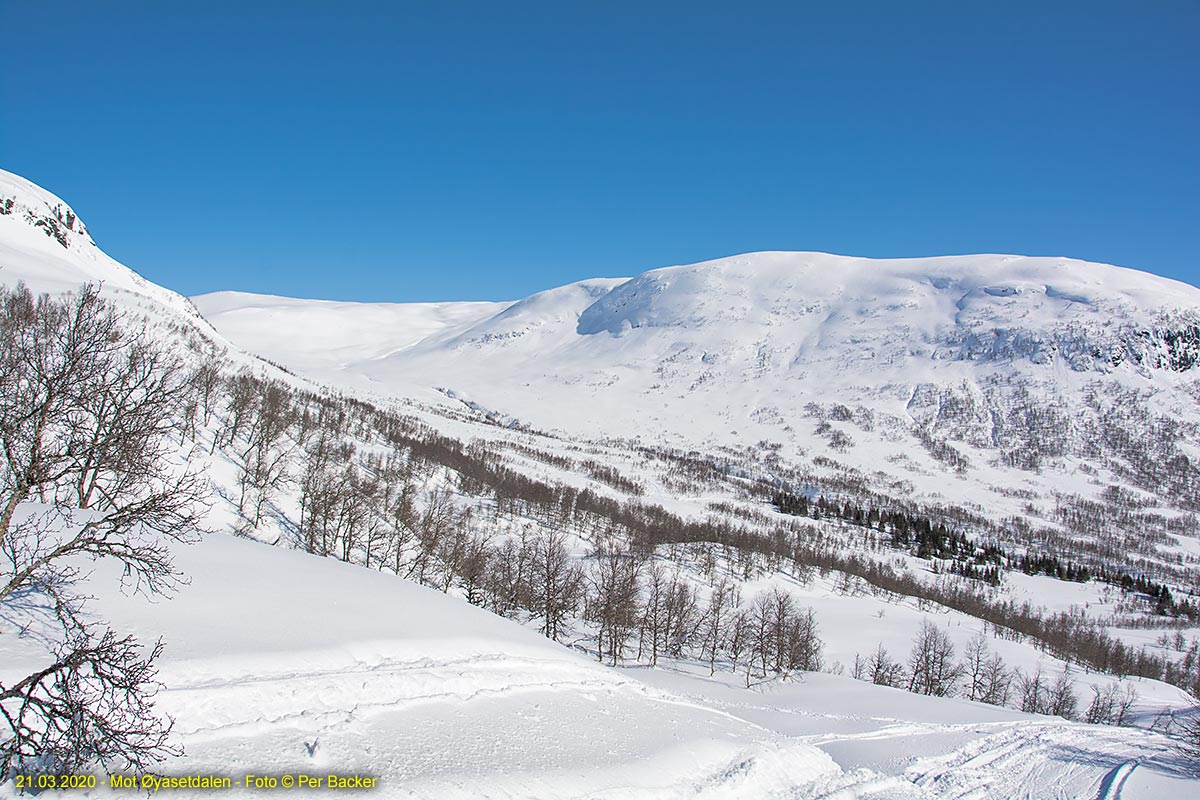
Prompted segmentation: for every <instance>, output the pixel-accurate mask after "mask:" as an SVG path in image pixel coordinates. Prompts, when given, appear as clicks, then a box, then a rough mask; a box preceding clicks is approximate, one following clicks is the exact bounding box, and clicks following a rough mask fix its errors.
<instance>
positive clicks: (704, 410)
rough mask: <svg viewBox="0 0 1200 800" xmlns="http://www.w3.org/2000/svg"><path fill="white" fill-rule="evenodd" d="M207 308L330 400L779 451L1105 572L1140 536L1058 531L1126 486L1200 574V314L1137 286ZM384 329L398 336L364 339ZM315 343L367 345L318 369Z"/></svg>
mask: <svg viewBox="0 0 1200 800" xmlns="http://www.w3.org/2000/svg"><path fill="white" fill-rule="evenodd" d="M195 302H196V303H197V306H198V307H199V308H200V310H201V312H202V313H204V314H205V315H206V317H207V318H208V319H209V320H210V321H211V322H212V323H213V324H214V325H215V326H216V327H217V328H218V329H219V330H221V331H223V332H224V333H226V334H227V335H228V336H229V337H230V338H231V339H233V340H234V341H236V342H237V343H238V344H240V345H241V346H243V347H245V348H247V349H250V350H254V351H258V352H266V353H270V356H271V357H272V358H273V359H275V360H277V361H279V362H281V363H284V364H287V365H289V366H291V367H292V368H294V369H296V370H298V371H300V372H302V373H303V374H309V375H312V376H313V377H317V378H319V379H321V380H323V381H330V382H334V383H338V384H340V385H343V386H346V387H348V388H355V387H357V388H363V387H370V388H372V389H374V390H376V391H382V392H387V391H391V392H393V393H396V394H400V395H406V394H407V395H412V396H424V394H423V392H427V391H428V389H429V387H436V388H438V389H441V390H443V391H445V392H446V393H447V394H449V395H450V396H452V397H455V398H459V399H461V400H463V401H464V402H468V403H470V404H472V405H473V406H474V407H477V408H484V409H487V410H489V411H491V412H494V413H495V414H497V415H499V416H501V417H503V418H508V419H514V420H518V421H520V422H522V423H525V424H527V425H532V426H534V427H535V428H540V429H548V430H554V431H561V432H564V433H565V434H567V435H575V436H579V435H583V436H587V437H590V438H601V437H603V438H609V437H615V438H620V439H632V440H639V441H643V442H660V443H664V444H667V445H670V446H675V447H680V448H683V449H696V450H700V451H702V452H715V451H716V450H718V449H720V448H726V447H733V448H739V449H741V450H743V451H744V452H746V455H744V456H743V458H744V459H745V460H746V462H747V463H752V462H754V461H757V460H758V458H756V457H755V456H754V455H753V454H752V452H751V449H752V448H753V446H754V445H755V443H760V442H761V443H768V444H770V445H771V446H772V447H773V448H777V453H776V454H777V455H778V456H779V457H780V458H782V459H783V460H784V461H785V462H788V463H795V464H804V465H809V467H810V468H813V469H814V471H815V473H816V474H817V475H818V476H819V475H821V474H826V475H828V476H836V475H837V474H838V473H841V472H843V471H844V470H850V471H856V472H857V473H859V474H861V475H880V476H883V480H881V481H879V482H878V483H879V485H880V487H881V490H882V487H886V486H888V485H891V486H892V487H894V488H892V489H891V490H890V493H892V494H894V495H897V496H902V497H904V498H908V499H920V500H922V501H923V502H927V503H932V504H939V503H946V502H950V503H956V504H961V503H967V504H969V505H972V506H975V507H986V508H987V509H988V513H990V514H992V515H993V516H994V517H995V518H996V519H997V520H1000V519H1004V518H1006V517H1009V516H1021V517H1024V518H1025V519H1026V521H1027V522H1028V524H1030V525H1031V526H1032V527H1034V528H1038V527H1047V528H1049V529H1051V530H1053V531H1056V532H1057V533H1058V534H1061V535H1062V536H1063V537H1064V539H1065V540H1078V541H1086V542H1089V544H1087V545H1084V546H1083V550H1084V551H1087V550H1090V551H1091V552H1093V553H1096V552H1099V553H1100V555H1101V557H1111V556H1112V555H1114V554H1115V553H1118V552H1120V551H1121V550H1122V549H1124V545H1118V544H1117V543H1114V542H1106V543H1101V544H1097V539H1099V538H1101V537H1102V536H1103V534H1104V531H1109V532H1110V533H1112V532H1113V529H1114V528H1118V529H1119V528H1120V527H1121V526H1122V525H1123V523H1121V522H1120V521H1117V520H1114V519H1103V518H1099V517H1097V518H1096V519H1094V520H1092V521H1090V522H1088V523H1087V524H1084V525H1075V526H1074V527H1072V526H1071V525H1064V524H1063V522H1064V520H1063V518H1062V515H1061V514H1060V513H1059V510H1060V509H1061V508H1063V507H1070V506H1072V505H1074V504H1077V503H1086V502H1089V501H1096V500H1099V499H1101V497H1102V493H1103V491H1104V490H1105V489H1106V488H1107V487H1110V486H1117V487H1122V488H1124V489H1129V490H1132V491H1134V492H1135V493H1146V494H1148V495H1149V496H1150V497H1152V498H1153V499H1152V500H1151V505H1152V506H1158V507H1159V508H1161V509H1162V511H1163V512H1164V513H1166V514H1168V515H1170V516H1178V515H1179V513H1180V512H1184V517H1183V518H1182V519H1183V527H1182V528H1181V529H1179V530H1176V531H1174V532H1173V533H1171V534H1170V536H1171V543H1170V544H1169V546H1167V547H1164V548H1160V549H1159V550H1155V549H1154V546H1152V545H1150V544H1147V547H1146V549H1145V551H1144V552H1141V553H1139V555H1145V556H1147V557H1150V558H1152V559H1154V560H1160V561H1164V562H1166V561H1173V560H1174V557H1175V554H1177V553H1183V554H1186V557H1187V558H1188V559H1194V558H1196V557H1197V556H1200V542H1198V541H1197V540H1196V535H1197V532H1198V531H1197V528H1196V526H1195V524H1194V521H1193V522H1188V521H1187V520H1188V519H1190V517H1188V516H1187V515H1188V514H1191V513H1192V512H1194V511H1196V510H1197V509H1200V449H1198V448H1197V446H1196V444H1195V443H1196V442H1197V441H1200V290H1198V289H1196V288H1195V287H1191V286H1188V285H1185V284H1182V283H1178V282H1175V281H1171V280H1167V279H1164V278H1159V277H1156V276H1153V275H1148V274H1146V273H1141V272H1137V271H1135V270H1129V269H1122V268H1118V267H1111V266H1107V265H1103V264H1092V263H1086V262H1080V261H1073V260H1070V259H1061V258H1021V257H1015V256H999V255H996V256H993V255H984V256H954V257H945V258H934V259H904V260H890V261H889V260H883V261H877V260H870V259H857V258H845V257H839V256H831V255H826V254H820V253H755V254H749V255H745V256H737V257H733V258H728V259H721V260H719V261H714V262H706V263H703V264H696V265H690V266H682V267H669V268H665V269H658V270H652V271H650V272H646V273H644V274H642V275H640V276H638V277H636V278H633V279H631V280H627V281H622V280H605V281H586V282H582V283H579V284H573V285H570V286H565V287H561V288H559V289H554V290H550V291H547V292H543V293H541V294H538V295H534V296H532V297H530V298H528V299H526V300H522V301H520V302H517V303H514V304H512V305H511V306H508V307H507V308H505V309H504V310H503V311H501V312H500V313H496V314H491V315H485V312H486V311H487V308H486V307H485V306H482V305H480V304H462V305H461V306H458V307H457V308H458V309H459V310H457V311H455V312H453V314H452V313H451V312H450V310H449V309H450V308H455V306H449V305H445V304H443V305H439V306H437V307H436V309H437V311H436V314H437V316H438V317H439V319H438V320H436V321H437V322H438V324H431V322H434V321H435V320H431V318H430V317H431V315H430V310H431V309H426V308H425V307H423V306H419V305H416V306H406V305H403V304H399V305H393V306H383V307H381V306H366V307H363V306H357V305H354V304H337V305H336V306H334V305H331V304H318V303H314V302H311V301H282V300H277V299H268V298H256V297H253V296H248V295H236V296H234V295H228V294H219V295H210V296H205V297H198V298H195ZM284 303H286V308H287V312H286V314H284V313H281V312H279V311H277V310H276V309H278V308H279V307H280V305H281V304H284ZM374 314H386V315H388V319H389V320H390V322H389V323H388V324H381V325H378V326H376V327H375V328H374V330H371V331H364V330H363V326H362V325H361V324H360V323H359V322H358V320H359V319H360V318H371V315H374ZM442 320H444V321H442ZM315 324H320V325H322V326H324V327H325V328H327V329H329V330H331V331H339V330H345V331H355V332H359V334H360V335H358V336H356V338H355V340H354V342H353V344H347V343H346V342H345V341H344V340H342V339H338V338H337V337H338V336H340V335H342V334H337V333H334V334H332V335H333V336H334V339H333V340H332V341H333V343H331V344H330V345H329V346H328V347H322V346H320V345H318V346H316V347H314V346H313V342H312V327H313V325H315ZM397 326H404V327H405V328H406V333H405V334H404V335H400V336H398V335H396V334H395V333H393V332H392V331H394V330H395V328H396V327H397ZM418 336H419V337H420V338H419V340H417V341H414V339H415V338H417V337H418ZM816 459H820V460H821V461H820V463H818V464H817V466H815V467H813V465H814V460H816ZM821 464H823V465H824V466H821ZM1168 465H1169V466H1168ZM1043 498H1044V499H1045V500H1046V501H1048V502H1042V499H1043ZM1125 524H1127V523H1125ZM1181 531H1182V532H1183V533H1184V534H1185V535H1184V536H1182V537H1179V535H1178V534H1179V533H1180V532H1181ZM1131 532H1132V531H1131V530H1130V529H1128V528H1126V529H1125V530H1124V531H1122V533H1131ZM1064 549H1065V552H1067V553H1071V552H1072V551H1071V546H1069V545H1067V544H1066V543H1064ZM1106 553H1107V554H1109V555H1104V554H1106ZM1081 554H1082V551H1081V553H1080V555H1081Z"/></svg>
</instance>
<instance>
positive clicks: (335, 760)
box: [0, 536, 1195, 800]
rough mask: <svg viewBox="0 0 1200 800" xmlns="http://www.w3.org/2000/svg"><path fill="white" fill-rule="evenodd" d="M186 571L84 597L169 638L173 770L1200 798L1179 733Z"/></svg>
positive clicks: (451, 604)
mask: <svg viewBox="0 0 1200 800" xmlns="http://www.w3.org/2000/svg"><path fill="white" fill-rule="evenodd" d="M176 558H177V559H178V565H179V566H180V567H181V568H182V570H183V571H184V572H185V573H186V574H187V575H188V576H189V577H190V584H189V585H186V586H184V587H182V588H181V589H180V590H179V592H178V593H177V594H176V595H175V596H174V597H172V598H171V599H162V600H159V601H157V602H154V603H151V602H148V601H147V600H145V599H144V598H142V597H139V596H128V595H124V594H121V593H119V592H115V591H113V589H114V587H115V585H116V584H117V582H118V575H117V574H116V572H115V571H113V570H108V569H102V570H100V571H98V572H97V573H96V574H95V575H93V576H92V578H91V579H90V582H89V584H88V588H89V590H90V591H92V592H93V593H94V594H96V595H97V597H98V598H99V600H98V601H97V602H96V603H95V605H94V607H93V609H92V610H93V612H94V613H96V614H98V615H100V616H102V617H104V618H107V619H108V620H109V621H110V622H111V623H113V624H115V625H117V626H119V627H120V628H121V629H122V630H126V631H130V632H134V633H136V634H138V635H139V637H140V638H142V639H143V640H144V641H151V640H153V639H154V638H156V637H159V636H162V637H163V638H164V640H165V643H166V651H165V654H164V656H163V659H162V660H161V662H160V666H161V672H160V678H161V680H162V681H163V683H164V685H165V688H164V690H163V692H162V693H161V694H160V696H159V704H160V707H161V708H162V710H164V711H166V712H168V713H170V714H171V715H172V716H173V717H174V718H175V720H176V727H175V733H176V737H177V739H178V741H179V742H180V743H181V744H182V745H183V746H184V747H185V748H186V755H185V756H183V757H181V758H176V759H173V760H170V761H168V762H166V763H164V764H163V765H162V769H161V773H162V774H168V775H203V774H217V775H228V776H233V779H235V780H244V777H243V776H245V775H246V774H258V775H264V774H268V775H275V776H281V775H292V776H296V775H300V774H305V775H310V776H321V777H322V778H326V777H327V776H328V775H329V774H331V773H333V774H338V775H342V776H354V775H362V776H369V777H372V778H374V779H376V780H377V789H376V791H375V792H374V793H373V794H376V795H377V796H381V797H416V798H431V800H432V799H441V798H459V797H462V798H477V797H497V798H500V797H504V798H512V797H522V798H547V800H550V799H551V798H575V797H580V798H582V797H596V796H603V797H613V798H729V799H730V800H732V799H733V798H793V799H794V798H812V799H814V800H815V798H829V797H839V798H847V799H851V798H860V797H861V798H882V799H883V800H901V799H912V800H916V799H917V798H968V797H969V798H987V799H988V800H991V799H992V798H995V800H1000V798H1010V797H1017V796H1030V797H1088V798H1093V797H1102V798H1116V797H1124V798H1125V799H1126V800H1138V798H1145V799H1146V800H1149V798H1155V797H1165V796H1171V797H1180V798H1182V797H1186V796H1189V792H1191V791H1192V790H1193V789H1194V788H1195V787H1194V784H1192V783H1190V782H1189V781H1188V779H1187V777H1186V774H1185V773H1184V772H1183V771H1182V770H1183V769H1184V765H1183V764H1182V762H1180V761H1179V759H1178V756H1177V755H1176V754H1175V753H1174V751H1173V748H1172V747H1171V745H1170V743H1169V741H1168V740H1166V739H1165V738H1164V737H1162V736H1158V735H1155V734H1150V733H1147V732H1144V731H1138V730H1129V729H1111V728H1107V729H1106V728H1098V727H1095V726H1087V725H1080V724H1078V723H1067V722H1064V721H1061V720H1059V721H1054V720H1050V719H1047V718H1044V717H1043V718H1036V717H1030V716H1028V715H1023V714H1019V713H1017V712H1012V711H1005V710H1002V709H993V708H989V707H987V706H983V705H978V704H973V703H967V702H963V701H954V700H938V699H930V698H917V697H914V696H913V695H909V694H907V693H905V692H899V691H897V690H894V689H887V688H883V687H875V686H869V685H864V684H862V683H859V682H857V681H851V680H849V679H848V678H844V677H843V678H836V677H832V676H821V675H813V676H809V677H806V678H804V679H802V680H799V681H796V682H784V683H774V682H772V683H768V684H765V685H763V686H760V687H758V688H757V689H755V690H753V691H748V690H746V689H745V688H744V687H742V686H739V685H738V682H737V680H738V677H737V676H732V677H733V680H722V679H716V680H714V679H709V678H708V676H707V674H699V673H695V672H692V673H689V672H688V671H674V670H671V671H667V670H636V669H634V670H615V669H612V668H607V667H602V666H599V665H597V664H596V663H595V662H594V661H592V660H590V659H587V658H585V657H584V656H582V655H578V654H575V653H572V652H571V651H569V650H567V649H565V648H563V647H561V646H559V645H556V644H553V643H551V642H549V641H547V640H546V639H544V638H543V637H540V636H538V635H537V634H535V633H533V632H531V631H529V630H527V629H525V628H523V627H521V626H520V625H518V624H516V623H514V622H510V621H507V620H503V619H501V618H498V617H496V616H494V615H491V614H488V613H486V612H484V611H482V610H480V609H477V608H473V607H471V606H469V605H467V604H465V603H462V602H460V601H457V600H454V599H452V598H450V597H447V596H445V595H443V594H440V593H438V592H434V591H432V590H430V589H425V588H422V587H419V586H416V585H413V584H411V583H409V582H407V581H400V580H396V579H395V578H392V577H390V576H386V575H380V574H372V573H370V572H367V571H365V570H363V569H361V568H358V567H354V566H350V565H346V564H339V563H337V562H333V561H329V560H322V559H314V558H311V557H309V556H305V555H302V554H299V553H295V552H289V551H286V550H281V549H279V548H267V547H263V546H261V545H257V544H253V543H249V542H245V541H239V540H236V539H233V538H230V537H226V536H209V537H207V538H205V539H204V540H203V541H202V542H200V543H199V544H196V545H192V546H187V547H182V548H177V549H176ZM14 638H15V637H4V641H3V642H2V643H0V648H2V649H0V653H2V654H3V656H4V657H3V664H4V668H3V669H4V672H5V673H6V674H7V673H8V672H9V671H17V672H19V671H20V670H21V668H22V667H24V666H25V663H24V658H25V657H26V652H28V651H30V650H32V649H33V648H31V647H30V646H29V645H28V644H27V645H26V647H25V648H23V649H21V648H18V649H15V650H14V647H13V646H14V644H19V643H20V641H21V640H15V641H14ZM34 663H36V662H34ZM1052 787H1053V788H1052ZM1122 788H1123V790H1124V791H1123V792H1121V791H1120V790H1121V789H1122ZM237 789H238V790H237V791H236V792H235V795H236V796H266V795H269V794H270V792H269V791H266V790H264V791H261V792H257V793H256V792H253V791H248V790H247V789H246V788H245V787H244V786H243V787H237ZM1051 789H1052V790H1051ZM1048 790H1049V791H1048ZM3 791H4V790H3V789H0V793H2V792H3ZM126 793H127V792H123V791H113V790H109V789H107V788H105V787H101V788H100V789H97V790H95V791H94V792H92V793H89V794H91V795H94V796H98V797H109V796H123V795H124V794H126ZM175 794H177V795H178V796H197V797H202V796H207V795H206V793H204V792H195V793H189V792H176V793H175ZM331 794H332V793H331Z"/></svg>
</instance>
